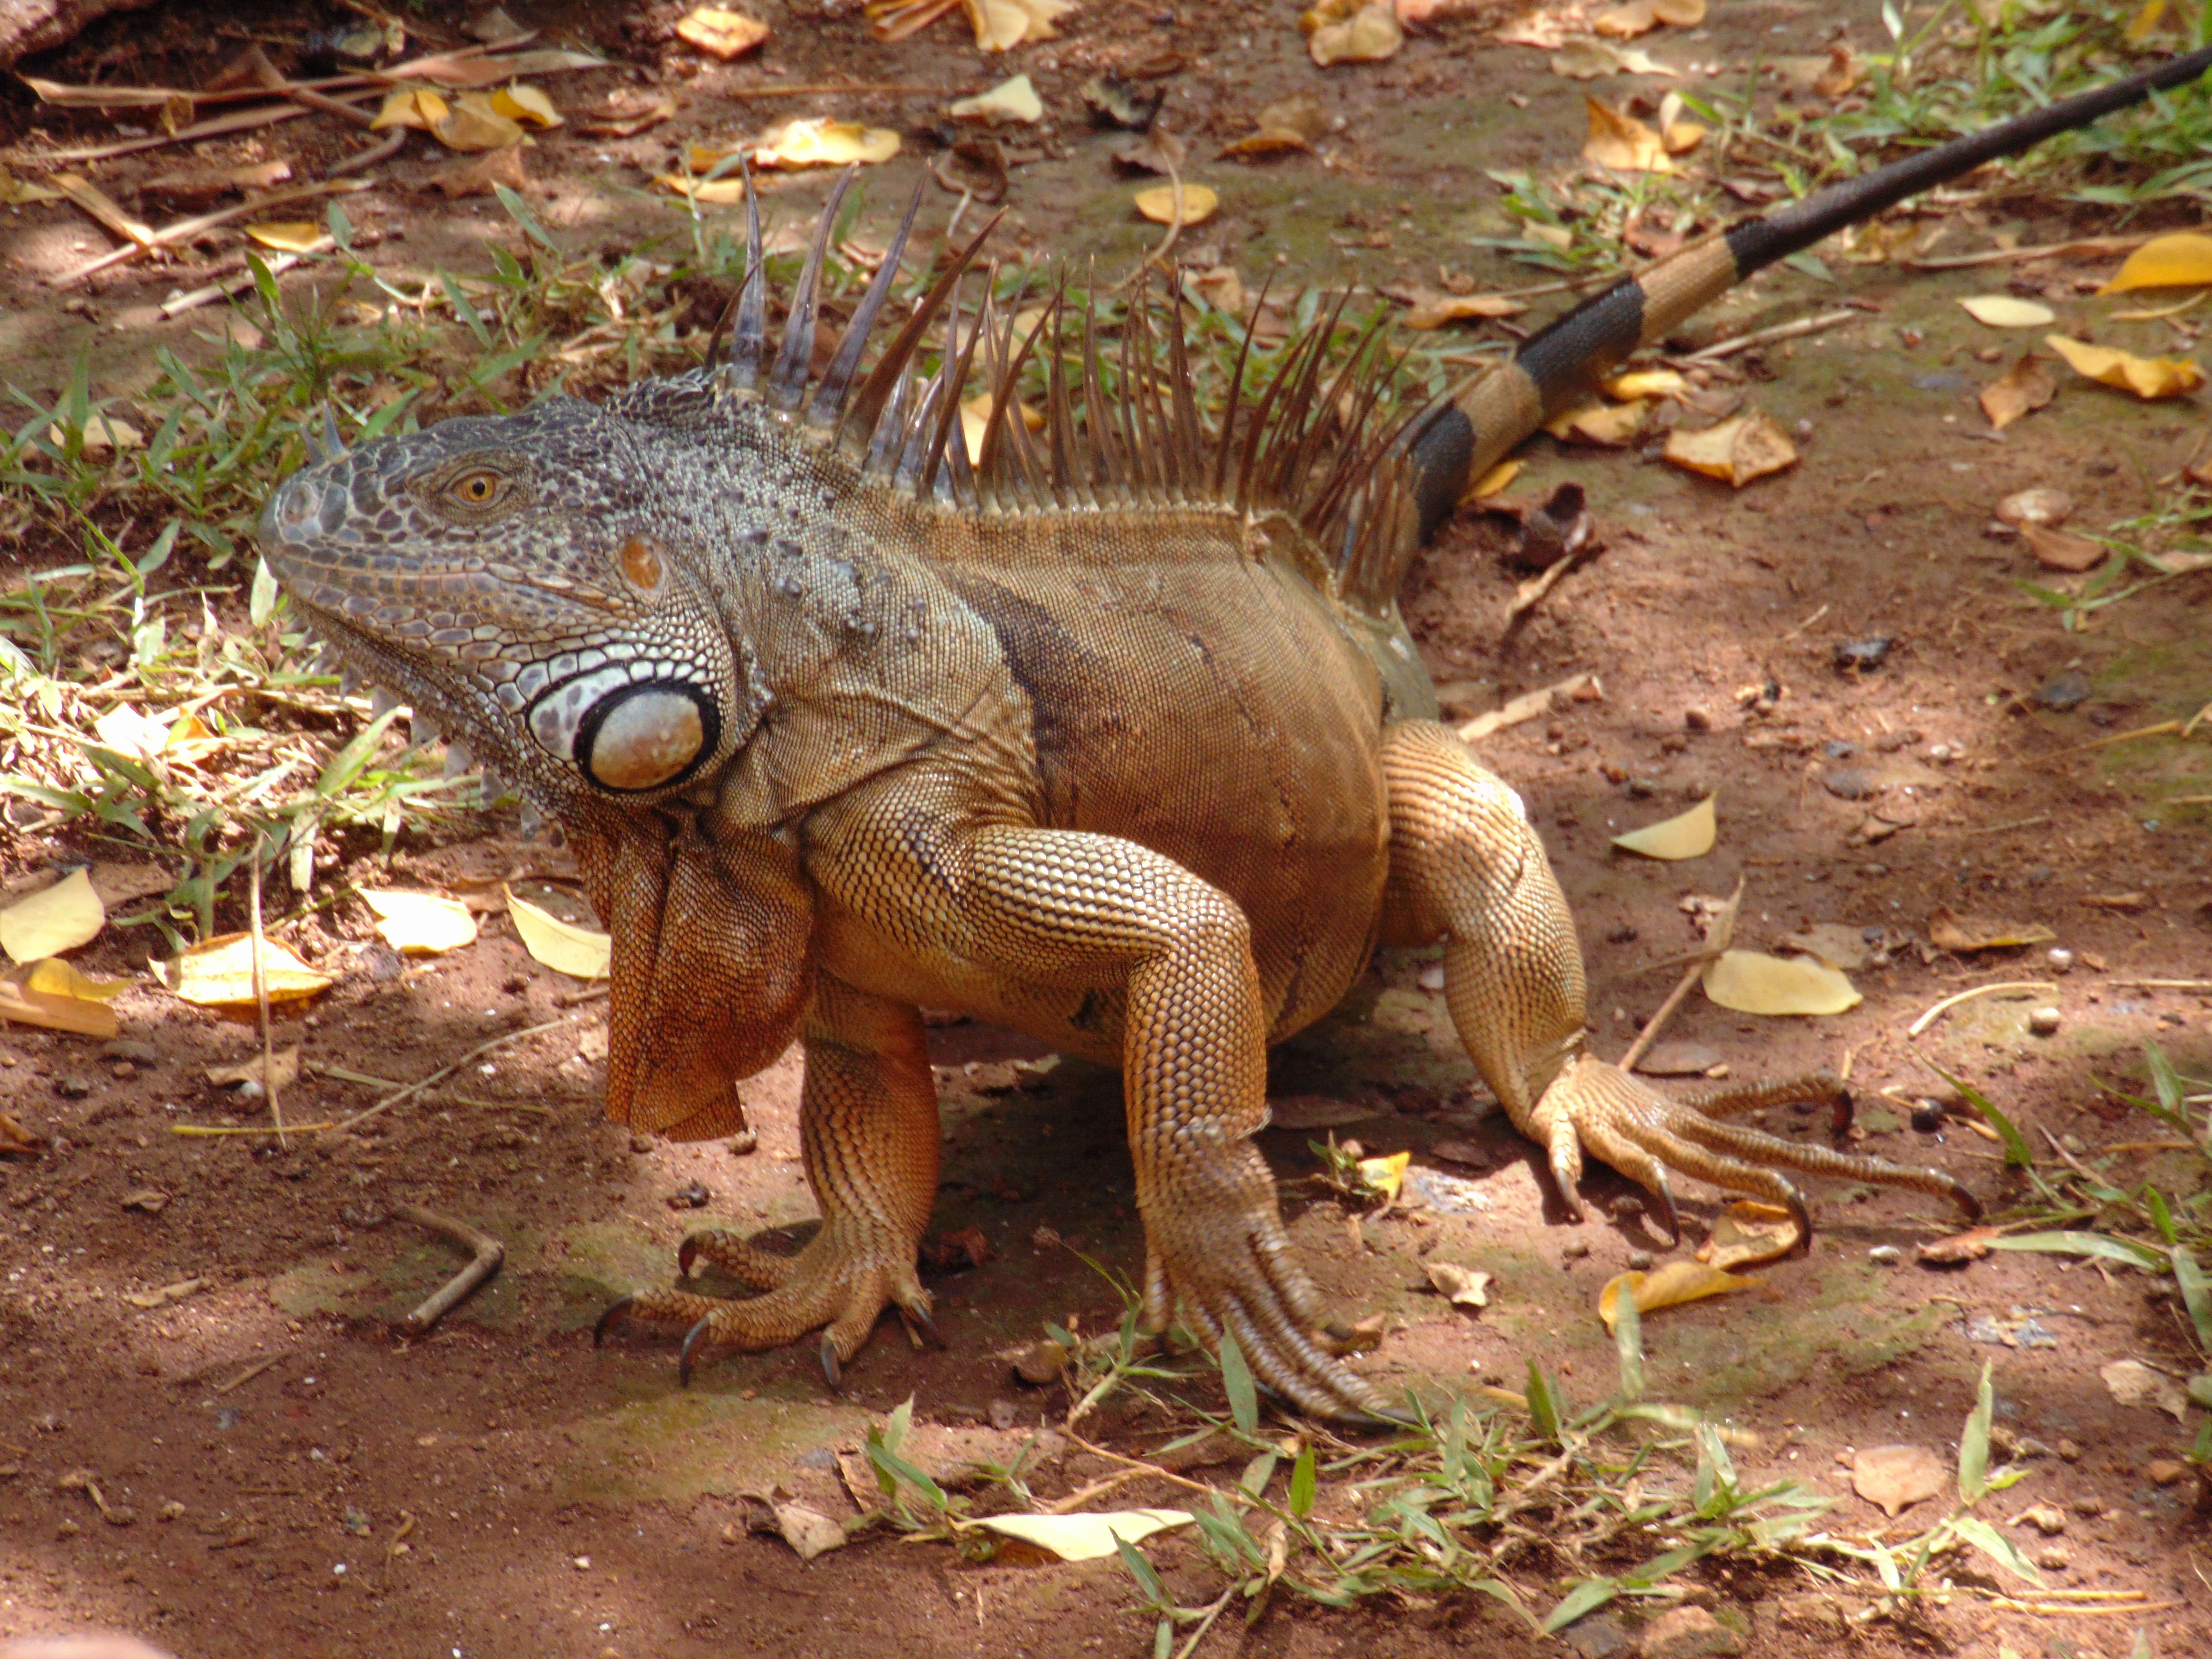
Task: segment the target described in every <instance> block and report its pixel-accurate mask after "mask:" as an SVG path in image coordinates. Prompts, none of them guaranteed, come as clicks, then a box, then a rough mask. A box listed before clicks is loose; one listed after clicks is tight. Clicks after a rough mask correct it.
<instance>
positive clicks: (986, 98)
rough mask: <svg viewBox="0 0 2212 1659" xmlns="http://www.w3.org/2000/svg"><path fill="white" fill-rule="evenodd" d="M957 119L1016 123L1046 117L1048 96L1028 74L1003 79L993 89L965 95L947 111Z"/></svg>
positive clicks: (984, 123) (990, 124) (998, 123)
mask: <svg viewBox="0 0 2212 1659" xmlns="http://www.w3.org/2000/svg"><path fill="white" fill-rule="evenodd" d="M946 113H947V114H949V115H950V116H951V118H953V119H954V120H956V121H977V122H981V124H982V125H985V126H992V127H1000V126H1012V125H1018V124H1020V123H1023V122H1029V121H1037V120H1042V118H1044V100H1042V98H1040V97H1038V96H1037V93H1036V87H1035V86H1033V85H1031V84H1030V77H1029V76H1026V75H1017V76H1014V78H1013V79H1012V80H1011V81H1001V82H999V84H998V85H997V86H995V87H993V88H991V89H990V91H988V92H984V93H978V94H976V95H975V97H973V98H963V99H962V100H960V101H959V102H958V103H957V104H954V105H953V106H951V109H949V110H947V111H946Z"/></svg>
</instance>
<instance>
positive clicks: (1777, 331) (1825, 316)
mask: <svg viewBox="0 0 2212 1659" xmlns="http://www.w3.org/2000/svg"><path fill="white" fill-rule="evenodd" d="M1863 315H1864V313H1862V312H1859V311H1856V310H1851V311H1824V312H1822V313H1820V315H1819V316H1817V317H1801V318H1799V319H1797V320H1796V322H1794V323H1778V324H1776V325H1774V326H1773V327H1772V328H1762V329H1760V330H1759V331H1758V332H1757V333H1756V334H1744V335H1739V336H1738V337H1736V338H1735V339H1733V340H1723V341H1721V342H1720V343H1718V344H1717V345H1709V346H1707V347H1706V348H1705V349H1704V350H1703V351H1692V353H1690V355H1689V356H1686V357H1683V358H1680V359H1679V361H1680V362H1686V363H1712V362H1719V361H1720V360H1721V359H1722V358H1723V357H1733V356H1735V355H1736V354H1737V353H1738V352H1740V351H1749V350H1750V349H1752V348H1753V347H1754V346H1763V345H1771V344H1772V343H1774V342H1775V341H1777V340H1795V339H1797V338H1800V337H1802V336H1804V335H1807V334H1818V333H1819V332H1820V331H1821V330H1822V329H1827V328H1833V327H1835V326H1836V325H1838V323H1848V322H1850V321H1853V320H1854V319H1857V318H1858V317H1861V316H1863Z"/></svg>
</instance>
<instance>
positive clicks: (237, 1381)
mask: <svg viewBox="0 0 2212 1659" xmlns="http://www.w3.org/2000/svg"><path fill="white" fill-rule="evenodd" d="M291 1357H292V1351H291V1350H290V1349H289V1348H287V1349H286V1350H285V1351H284V1352H283V1353H272V1354H270V1356H269V1358H266V1359H257V1360H255V1361H254V1362H253V1364H251V1365H248V1366H247V1367H246V1369H245V1370H242V1371H240V1372H239V1374H238V1375H237V1376H234V1377H232V1378H231V1379H230V1381H229V1382H228V1383H216V1385H215V1387H214V1389H212V1390H210V1392H212V1393H215V1394H228V1393H230V1392H231V1391H232V1390H233V1389H242V1388H244V1387H245V1386H246V1384H247V1383H251V1382H252V1381H253V1379H254V1378H255V1377H257V1376H260V1375H261V1373H262V1372H264V1371H265V1370H268V1369H269V1368H270V1366H271V1365H281V1364H283V1363H284V1362H285V1361H286V1360H287V1359H289V1358H291Z"/></svg>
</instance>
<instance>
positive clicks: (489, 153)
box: [430, 144, 530, 199]
mask: <svg viewBox="0 0 2212 1659" xmlns="http://www.w3.org/2000/svg"><path fill="white" fill-rule="evenodd" d="M430 182H431V183H432V184H434V185H436V186H437V187H438V189H439V191H441V193H442V194H444V195H445V196H447V197H453V198H455V199H459V197H466V196H491V195H495V194H496V193H497V192H498V187H499V186H500V185H506V186H507V188H508V189H509V190H518V191H519V190H522V189H524V188H526V186H527V185H529V183H530V179H529V177H528V175H527V174H526V173H524V172H523V170H522V146H521V145H520V144H508V145H507V146H506V147H505V148H503V149H488V150H486V151H484V152H483V154H482V155H473V156H471V157H470V158H469V159H468V160H467V161H448V162H447V163H446V165H445V166H443V167H439V168H437V169H435V171H434V172H433V173H431V175H430Z"/></svg>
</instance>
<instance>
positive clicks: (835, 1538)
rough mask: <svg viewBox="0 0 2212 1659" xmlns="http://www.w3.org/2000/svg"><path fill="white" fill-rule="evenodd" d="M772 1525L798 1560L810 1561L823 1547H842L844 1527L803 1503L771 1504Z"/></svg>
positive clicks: (823, 1549) (844, 1541) (832, 1548)
mask: <svg viewBox="0 0 2212 1659" xmlns="http://www.w3.org/2000/svg"><path fill="white" fill-rule="evenodd" d="M769 1509H770V1510H772V1511H773V1512H774V1514H775V1529H776V1532H777V1534H778V1535H779V1536H781V1538H782V1540H783V1541H784V1542H785V1543H787V1544H788V1545H790V1546H791V1547H792V1549H793V1551H794V1552H795V1553H797V1554H798V1556H799V1559H800V1560H802V1561H811V1560H812V1559H814V1558H815V1557H816V1556H817V1555H820V1554H822V1553H823V1552H824V1551H826V1550H835V1549H842V1548H843V1547H845V1543H846V1537H845V1528H843V1527H842V1526H841V1525H839V1524H838V1523H837V1522H835V1521H833V1520H831V1519H830V1518H829V1516H826V1515H824V1514H823V1513H822V1511H821V1510H813V1509H809V1508H808V1507H807V1506H806V1505H805V1504H770V1505H769Z"/></svg>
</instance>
